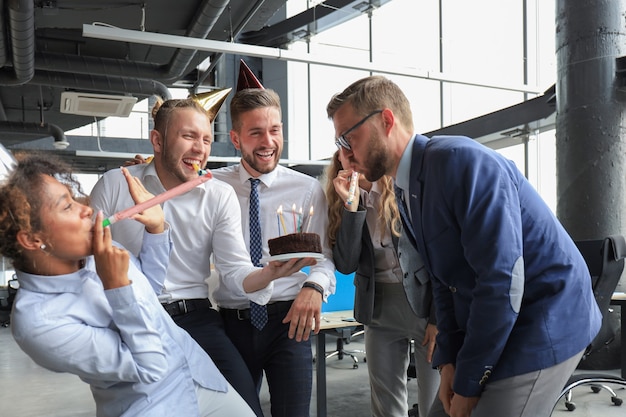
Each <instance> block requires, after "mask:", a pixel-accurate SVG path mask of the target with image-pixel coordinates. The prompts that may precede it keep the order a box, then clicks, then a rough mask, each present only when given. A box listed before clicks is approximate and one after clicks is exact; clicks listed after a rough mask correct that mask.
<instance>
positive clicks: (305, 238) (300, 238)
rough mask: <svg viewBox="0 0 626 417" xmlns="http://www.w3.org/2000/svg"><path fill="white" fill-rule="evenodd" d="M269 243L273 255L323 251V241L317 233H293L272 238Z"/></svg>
mask: <svg viewBox="0 0 626 417" xmlns="http://www.w3.org/2000/svg"><path fill="white" fill-rule="evenodd" d="M267 245H268V246H269V248H270V255H272V256H275V255H282V254H284V253H296V252H315V253H322V242H321V240H320V235H318V234H317V233H291V234H289V235H284V236H280V237H277V238H274V239H270V240H268V241H267Z"/></svg>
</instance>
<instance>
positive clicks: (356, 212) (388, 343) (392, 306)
mask: <svg viewBox="0 0 626 417" xmlns="http://www.w3.org/2000/svg"><path fill="white" fill-rule="evenodd" d="M341 154H342V152H341V151H340V150H339V151H337V152H335V154H334V155H333V159H332V162H331V164H330V166H329V167H328V168H327V171H326V177H327V184H326V197H327V199H328V206H329V213H328V220H329V226H328V227H329V229H328V233H327V235H328V238H329V240H330V245H331V247H332V248H333V257H334V261H335V267H336V268H337V270H338V271H339V272H341V273H344V274H350V273H352V272H355V271H356V274H355V277H354V284H355V287H356V293H355V298H354V317H355V318H356V319H357V320H358V321H359V322H361V323H363V324H364V325H365V349H366V352H367V365H368V372H369V377H370V389H371V409H372V415H373V416H374V417H378V416H385V417H406V415H407V408H408V404H407V401H408V400H407V397H408V395H407V378H406V370H407V367H408V364H409V352H410V349H409V347H410V343H411V340H412V339H413V340H415V364H416V369H417V383H418V404H419V405H418V407H419V415H420V416H427V415H428V410H429V409H430V406H431V404H432V403H433V401H434V400H435V398H436V396H437V392H438V388H439V375H438V373H437V371H436V370H434V369H432V366H431V365H430V361H431V359H432V353H433V350H434V347H435V336H436V333H437V330H436V326H435V324H434V314H432V291H431V286H430V280H429V275H428V273H427V272H426V270H425V268H424V264H423V262H422V260H421V256H420V255H419V253H417V250H416V249H415V248H414V247H413V245H412V244H411V243H410V242H409V240H408V239H407V238H406V236H404V235H403V234H402V222H401V220H400V217H399V213H398V208H397V205H396V202H395V195H394V191H393V180H392V179H391V178H390V177H383V178H381V179H380V180H378V181H377V182H375V183H370V182H368V181H367V180H366V179H365V178H364V177H363V176H360V178H359V189H360V190H358V191H360V192H357V193H356V197H355V199H354V201H353V202H352V203H351V204H348V203H347V199H348V192H349V186H350V177H351V174H352V170H351V169H350V168H349V167H348V166H347V164H344V166H342V161H341V159H342V155H341Z"/></svg>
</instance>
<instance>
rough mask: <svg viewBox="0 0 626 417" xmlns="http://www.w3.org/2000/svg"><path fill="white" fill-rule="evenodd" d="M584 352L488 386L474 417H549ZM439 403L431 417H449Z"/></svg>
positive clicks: (431, 411)
mask: <svg viewBox="0 0 626 417" xmlns="http://www.w3.org/2000/svg"><path fill="white" fill-rule="evenodd" d="M583 352H584V351H581V352H580V353H578V354H576V355H574V356H572V357H571V358H569V359H568V360H566V361H564V362H561V363H559V364H557V365H554V366H551V367H550V368H546V369H541V370H539V371H534V372H529V373H527V374H522V375H517V376H513V377H510V378H504V379H500V380H498V381H493V382H489V383H488V384H487V385H485V389H484V391H483V393H482V395H481V397H480V400H479V401H478V404H477V405H476V408H475V409H474V411H473V412H472V417H494V416H507V417H548V416H550V414H552V409H553V407H554V403H555V401H556V400H557V398H558V396H559V394H560V393H561V391H562V390H563V387H564V386H565V383H566V382H567V379H568V378H569V377H570V375H572V373H573V372H574V370H575V369H576V366H577V365H578V362H580V359H581V358H582V355H583ZM447 416H448V414H446V412H445V411H444V410H443V404H442V403H441V402H440V401H436V402H435V403H434V404H433V406H432V409H431V410H430V414H428V417H447Z"/></svg>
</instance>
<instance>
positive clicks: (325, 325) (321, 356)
mask: <svg viewBox="0 0 626 417" xmlns="http://www.w3.org/2000/svg"><path fill="white" fill-rule="evenodd" d="M353 318H354V313H353V312H352V310H343V311H332V312H328V313H322V323H321V324H320V332H319V333H318V334H317V341H316V346H315V355H316V359H315V370H316V373H317V375H316V384H317V417H326V413H327V410H326V333H327V332H330V331H334V330H336V329H341V328H343V327H356V326H360V325H361V323H359V322H357V321H345V320H344V319H353Z"/></svg>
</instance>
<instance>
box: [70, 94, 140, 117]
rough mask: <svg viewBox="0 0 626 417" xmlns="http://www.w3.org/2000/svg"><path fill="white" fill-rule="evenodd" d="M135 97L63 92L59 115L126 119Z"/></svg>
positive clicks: (135, 99) (135, 100) (135, 101)
mask: <svg viewBox="0 0 626 417" xmlns="http://www.w3.org/2000/svg"><path fill="white" fill-rule="evenodd" d="M135 103H137V98H136V97H130V96H114V95H107V94H90V93H78V92H70V91H65V92H63V93H62V94H61V113H70V114H79V115H82V116H97V117H109V116H117V117H128V115H129V114H130V112H131V111H132V109H133V106H134V105H135Z"/></svg>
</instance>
